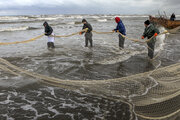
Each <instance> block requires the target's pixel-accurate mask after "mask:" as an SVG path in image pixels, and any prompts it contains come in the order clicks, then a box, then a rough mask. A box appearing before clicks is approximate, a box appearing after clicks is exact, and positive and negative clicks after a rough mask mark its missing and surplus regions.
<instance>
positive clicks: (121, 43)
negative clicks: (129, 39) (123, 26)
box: [119, 35, 125, 48]
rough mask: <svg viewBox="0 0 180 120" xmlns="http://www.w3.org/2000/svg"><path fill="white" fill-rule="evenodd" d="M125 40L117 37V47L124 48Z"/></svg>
mask: <svg viewBox="0 0 180 120" xmlns="http://www.w3.org/2000/svg"><path fill="white" fill-rule="evenodd" d="M124 41H125V38H124V37H122V36H121V35H119V47H121V48H124Z"/></svg>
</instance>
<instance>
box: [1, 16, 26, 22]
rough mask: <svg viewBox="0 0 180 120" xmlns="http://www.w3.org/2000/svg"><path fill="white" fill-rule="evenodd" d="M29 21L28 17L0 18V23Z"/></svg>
mask: <svg viewBox="0 0 180 120" xmlns="http://www.w3.org/2000/svg"><path fill="white" fill-rule="evenodd" d="M27 19H29V18H28V17H24V16H17V17H13V16H2V17H0V21H17V20H27Z"/></svg>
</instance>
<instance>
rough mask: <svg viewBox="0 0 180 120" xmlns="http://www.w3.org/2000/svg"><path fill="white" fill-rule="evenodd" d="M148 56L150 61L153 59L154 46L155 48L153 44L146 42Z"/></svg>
mask: <svg viewBox="0 0 180 120" xmlns="http://www.w3.org/2000/svg"><path fill="white" fill-rule="evenodd" d="M147 45H148V56H149V58H150V59H153V57H154V46H155V42H154V41H153V42H148V43H147Z"/></svg>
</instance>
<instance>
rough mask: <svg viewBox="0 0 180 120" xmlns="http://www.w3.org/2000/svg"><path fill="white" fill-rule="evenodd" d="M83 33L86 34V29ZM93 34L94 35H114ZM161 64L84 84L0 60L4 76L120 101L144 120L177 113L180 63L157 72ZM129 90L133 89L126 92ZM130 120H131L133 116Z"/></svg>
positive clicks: (179, 91)
mask: <svg viewBox="0 0 180 120" xmlns="http://www.w3.org/2000/svg"><path fill="white" fill-rule="evenodd" d="M174 30H175V29H173V30H169V31H164V32H163V33H161V34H166V33H167V32H169V33H171V32H174ZM82 31H87V29H86V30H82ZM82 31H80V32H82ZM93 32H95V33H97V34H112V33H114V32H97V31H93ZM77 34H79V32H76V33H73V34H70V35H61V36H54V37H70V36H73V35H77ZM119 34H120V33H119ZM161 34H160V35H161ZM42 36H44V34H42V35H40V36H37V37H35V38H32V39H29V40H25V41H17V42H7V43H0V45H9V44H18V43H28V42H31V41H34V40H37V39H39V38H41V37H42ZM122 36H123V35H122ZM123 37H125V38H126V39H129V40H132V41H134V42H139V43H146V42H148V40H146V41H141V40H137V39H132V38H129V37H126V36H123ZM150 39H152V38H150ZM150 39H149V40H150ZM160 64H161V63H159V65H158V66H157V67H156V69H155V70H153V71H150V72H145V73H140V74H136V75H132V76H128V77H123V78H115V79H108V80H91V81H85V80H63V79H60V78H54V77H49V76H46V75H42V74H38V73H36V72H30V71H28V70H25V69H22V68H20V67H18V66H15V65H13V64H11V63H10V62H8V61H7V60H5V59H3V58H0V69H1V70H3V71H5V72H7V73H11V74H12V75H15V76H30V77H34V78H36V79H39V80H40V81H41V82H43V83H46V84H49V85H53V86H58V87H61V88H64V89H68V90H73V91H76V90H78V91H81V92H84V93H91V94H93V95H96V96H101V97H104V98H106V99H110V100H114V101H122V102H124V103H126V104H128V105H129V107H130V110H131V112H134V113H135V114H136V115H137V116H139V117H141V118H144V119H166V118H170V117H172V116H173V115H176V114H178V113H179V112H180V88H179V86H180V63H176V64H174V65H170V66H167V67H164V68H158V67H159V66H160ZM129 86H131V87H133V88H132V89H127V88H129ZM132 95H133V96H132ZM133 110H134V111H133ZM131 117H132V118H133V116H131Z"/></svg>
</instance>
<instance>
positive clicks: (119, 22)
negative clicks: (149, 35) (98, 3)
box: [113, 17, 126, 48]
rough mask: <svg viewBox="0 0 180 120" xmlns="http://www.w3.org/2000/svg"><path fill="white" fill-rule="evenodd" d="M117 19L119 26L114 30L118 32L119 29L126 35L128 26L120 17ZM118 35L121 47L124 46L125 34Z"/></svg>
mask: <svg viewBox="0 0 180 120" xmlns="http://www.w3.org/2000/svg"><path fill="white" fill-rule="evenodd" d="M115 21H116V23H117V27H116V29H114V30H113V31H116V32H117V30H118V31H119V32H120V33H121V34H123V35H126V28H125V26H124V24H123V22H122V20H121V19H120V18H119V17H116V18H115ZM118 36H119V47H120V48H124V41H125V38H124V37H123V36H121V35H120V34H119V35H118Z"/></svg>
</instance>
